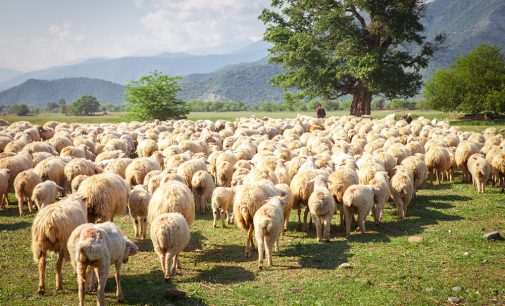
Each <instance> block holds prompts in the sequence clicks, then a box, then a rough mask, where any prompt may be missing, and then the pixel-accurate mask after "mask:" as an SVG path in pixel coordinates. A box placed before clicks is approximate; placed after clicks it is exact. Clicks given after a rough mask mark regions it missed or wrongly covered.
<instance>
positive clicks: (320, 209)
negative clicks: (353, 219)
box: [308, 176, 336, 241]
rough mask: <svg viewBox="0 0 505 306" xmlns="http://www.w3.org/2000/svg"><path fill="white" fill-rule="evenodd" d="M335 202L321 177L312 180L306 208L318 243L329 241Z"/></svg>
mask: <svg viewBox="0 0 505 306" xmlns="http://www.w3.org/2000/svg"><path fill="white" fill-rule="evenodd" d="M335 206H336V204H335V200H334V199H333V196H332V194H331V193H330V191H329V190H328V188H327V185H326V182H325V180H324V179H323V178H322V177H321V176H317V177H316V178H315V179H314V191H313V192H312V194H311V195H310V197H309V201H308V207H309V211H310V214H311V216H312V220H313V221H314V223H315V225H316V235H317V240H318V241H323V240H324V241H329V240H330V227H331V218H332V217H333V215H334V214H335Z"/></svg>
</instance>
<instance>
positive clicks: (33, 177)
mask: <svg viewBox="0 0 505 306" xmlns="http://www.w3.org/2000/svg"><path fill="white" fill-rule="evenodd" d="M40 182H42V179H41V178H40V176H38V175H37V173H35V171H33V169H29V170H25V171H22V172H20V173H19V174H18V175H17V176H16V178H15V179H14V190H15V193H16V199H17V201H18V206H19V215H20V216H22V215H23V206H24V204H25V203H27V204H28V211H29V212H30V213H32V206H33V202H32V198H31V197H32V193H33V189H34V188H35V186H36V185H37V184H38V183H40Z"/></svg>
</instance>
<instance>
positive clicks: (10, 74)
mask: <svg viewBox="0 0 505 306" xmlns="http://www.w3.org/2000/svg"><path fill="white" fill-rule="evenodd" d="M20 74H21V72H19V71H16V70H12V69H2V68H0V82H4V81H7V80H10V79H12V78H14V77H16V76H18V75H20Z"/></svg>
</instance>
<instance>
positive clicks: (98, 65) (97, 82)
mask: <svg viewBox="0 0 505 306" xmlns="http://www.w3.org/2000/svg"><path fill="white" fill-rule="evenodd" d="M423 23H424V24H425V33H426V36H427V37H428V38H433V37H434V36H435V35H437V34H439V33H445V34H446V35H447V41H446V43H445V48H443V49H442V50H440V51H439V52H437V53H436V54H435V56H434V58H433V59H432V61H431V64H430V66H429V67H428V69H426V71H424V72H423V74H424V76H425V78H428V77H430V75H431V74H432V73H433V72H434V71H435V70H436V69H438V68H440V67H446V66H448V65H450V64H451V63H452V62H453V61H454V59H456V58H457V57H458V56H461V55H464V54H467V53H468V52H469V51H471V50H472V49H473V48H475V47H476V46H478V45H479V44H481V43H491V44H495V45H497V46H499V47H501V48H503V49H504V50H505V35H504V33H505V1H504V0H434V1H430V2H429V3H428V4H427V8H426V12H425V16H424V18H423ZM268 48H269V44H268V43H265V42H263V41H259V42H257V43H254V44H252V45H249V46H246V47H244V48H243V49H240V50H238V51H235V52H232V53H229V54H215V55H190V54H179V53H178V54H161V55H157V56H146V57H124V58H117V59H104V58H102V59H91V60H87V61H84V62H81V63H77V64H73V65H65V66H60V67H54V68H48V69H44V70H40V71H34V72H28V73H18V72H15V71H6V72H4V71H3V70H0V90H2V89H7V91H4V92H0V104H11V103H22V102H23V103H28V104H36V105H42V104H44V103H46V101H47V100H48V99H50V98H51V99H53V98H54V99H53V100H54V101H57V100H58V99H59V98H65V99H66V100H67V101H72V100H73V97H79V96H81V95H83V94H90V92H91V91H93V90H94V91H93V92H95V93H97V94H98V95H100V97H101V99H102V100H104V101H108V102H113V103H120V102H121V101H122V98H119V97H122V96H123V90H124V89H123V87H122V86H121V85H124V84H126V83H127V82H128V81H130V80H134V79H137V78H138V77H140V76H141V75H144V74H146V73H150V72H152V71H154V70H157V71H160V72H163V73H166V74H170V75H180V76H183V77H184V78H183V80H182V81H181V87H182V91H181V93H180V97H181V98H183V99H185V100H193V99H199V100H210V101H215V100H239V101H244V102H247V103H249V104H254V103H259V102H261V101H264V100H270V101H279V100H281V98H282V90H280V89H278V88H274V87H272V85H271V82H270V80H271V78H272V77H273V76H274V75H276V74H278V73H280V72H281V71H282V68H281V67H279V66H276V65H272V64H268V61H267V60H266V57H267V55H268ZM82 77H84V79H83V78H82ZM33 79H38V80H33ZM65 79H66V80H65ZM90 79H93V80H90ZM42 80H53V81H52V83H44V81H42ZM83 80H86V85H85V86H84V85H82V86H80V85H79V84H78V83H79V82H81V81H83ZM101 80H103V81H101ZM83 82H84V81H83ZM110 82H113V83H116V84H114V85H112V83H110ZM47 84H51V86H47ZM13 86H17V87H13ZM65 86H67V87H65ZM89 86H96V88H94V89H92V88H90V87H89ZM12 87H13V88H12ZM8 88H10V89H8ZM55 88H57V89H58V90H56V89H55ZM112 89H113V90H115V91H114V92H113V90H112ZM58 95H62V96H61V97H58Z"/></svg>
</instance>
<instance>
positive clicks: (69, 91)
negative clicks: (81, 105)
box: [0, 78, 124, 106]
mask: <svg viewBox="0 0 505 306" xmlns="http://www.w3.org/2000/svg"><path fill="white" fill-rule="evenodd" d="M123 92H124V88H123V86H121V85H119V84H115V83H112V82H109V81H104V80H97V79H88V78H69V79H60V80H52V81H45V80H35V79H30V80H28V81H26V82H24V83H23V84H21V85H18V86H15V87H13V88H11V89H8V90H5V91H3V92H0V105H10V104H20V103H26V104H29V105H38V106H45V105H46V104H47V103H49V102H58V100H60V99H61V98H63V99H65V100H66V101H67V102H72V101H75V100H77V99H78V98H79V97H81V96H84V95H91V96H95V97H97V99H98V100H99V101H104V102H107V103H113V104H121V103H123V101H124V97H123Z"/></svg>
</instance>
